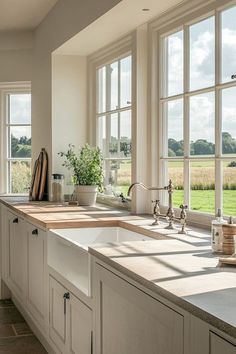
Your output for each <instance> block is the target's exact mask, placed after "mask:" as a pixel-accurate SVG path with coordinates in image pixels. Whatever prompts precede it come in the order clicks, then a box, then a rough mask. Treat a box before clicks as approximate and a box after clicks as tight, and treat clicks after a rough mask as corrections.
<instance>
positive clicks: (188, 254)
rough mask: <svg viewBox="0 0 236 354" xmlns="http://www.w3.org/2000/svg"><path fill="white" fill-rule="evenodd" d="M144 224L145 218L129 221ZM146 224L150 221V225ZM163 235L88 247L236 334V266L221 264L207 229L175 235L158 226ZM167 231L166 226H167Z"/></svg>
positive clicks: (207, 320)
mask: <svg viewBox="0 0 236 354" xmlns="http://www.w3.org/2000/svg"><path fill="white" fill-rule="evenodd" d="M128 223H130V224H135V225H136V226H137V225H138V224H140V226H141V227H145V228H146V229H147V228H148V229H151V228H153V227H151V226H148V224H147V222H146V226H144V225H143V224H144V221H142V222H139V221H130V222H128ZM149 225H150V224H149ZM155 232H156V233H160V234H162V235H164V234H165V239H162V240H160V239H159V240H158V239H157V240H155V241H149V242H135V244H134V243H132V242H131V243H126V244H123V245H115V246H114V247H108V246H106V247H103V248H101V247H99V248H96V246H94V247H90V248H89V252H90V253H91V254H92V255H94V256H95V257H96V258H98V259H100V260H101V261H103V262H105V263H106V264H108V265H109V266H111V267H113V268H115V269H116V270H118V271H119V272H121V273H122V274H124V275H125V276H128V277H129V278H131V279H132V280H134V281H136V282H138V283H140V284H141V285H142V286H144V287H145V288H147V289H149V290H151V291H153V292H155V293H156V294H158V295H161V296H163V297H164V298H166V299H167V300H170V301H171V302H172V303H175V304H176V305H177V306H179V307H182V308H183V309H185V310H187V311H189V312H190V313H192V314H193V315H195V316H197V317H199V318H201V319H202V320H204V321H206V322H208V323H209V324H211V325H213V326H214V327H216V328H218V329H220V330H221V331H223V332H225V333H227V334H229V335H231V336H232V337H234V338H236V316H235V308H236V268H233V267H230V266H226V267H220V266H219V264H218V256H217V255H213V254H212V253H211V249H210V237H209V232H206V231H205V232H198V231H189V234H188V235H178V234H176V232H174V231H171V233H170V234H169V235H167V230H165V229H163V228H162V227H161V226H156V227H155ZM168 232H170V231H168Z"/></svg>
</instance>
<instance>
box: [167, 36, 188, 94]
mask: <svg viewBox="0 0 236 354" xmlns="http://www.w3.org/2000/svg"><path fill="white" fill-rule="evenodd" d="M166 42H167V43H166V45H167V53H166V54H167V90H166V93H167V96H174V95H177V94H179V93H182V92H183V49H184V44H183V31H180V32H176V33H174V34H172V35H170V36H168V37H167V38H166ZM164 86H165V85H164ZM165 96H166V94H165Z"/></svg>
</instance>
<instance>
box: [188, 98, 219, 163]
mask: <svg viewBox="0 0 236 354" xmlns="http://www.w3.org/2000/svg"><path fill="white" fill-rule="evenodd" d="M214 153H215V97H214V93H212V92H209V93H205V94H201V95H197V96H192V97H190V155H198V156H200V155H213V154H214Z"/></svg>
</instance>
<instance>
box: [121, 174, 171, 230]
mask: <svg viewBox="0 0 236 354" xmlns="http://www.w3.org/2000/svg"><path fill="white" fill-rule="evenodd" d="M134 186H140V187H142V188H144V189H146V190H149V191H161V190H166V191H167V192H168V195H169V198H168V209H167V212H166V214H165V215H164V214H161V213H160V208H159V201H154V202H155V205H154V210H153V216H154V219H155V220H154V222H153V225H158V224H159V217H160V216H164V217H166V218H167V221H168V226H167V227H166V229H171V230H173V229H174V226H173V221H174V218H175V213H174V209H173V202H172V194H173V192H174V186H173V183H172V180H171V179H170V180H169V184H168V185H167V186H164V187H147V186H146V185H145V184H143V183H141V182H135V183H132V184H131V186H130V187H129V189H128V193H127V195H128V197H129V196H130V192H131V190H132V188H133V187H134Z"/></svg>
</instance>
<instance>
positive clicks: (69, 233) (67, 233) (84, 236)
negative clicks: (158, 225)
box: [50, 227, 153, 250]
mask: <svg viewBox="0 0 236 354" xmlns="http://www.w3.org/2000/svg"><path fill="white" fill-rule="evenodd" d="M50 231H51V232H52V233H54V234H55V235H57V236H59V237H61V238H63V239H64V240H67V241H69V242H71V243H74V244H75V245H78V246H80V247H82V248H84V249H86V250H87V249H88V246H92V245H96V246H97V245H98V244H106V243H123V242H133V241H150V240H153V238H150V237H147V236H144V235H142V234H139V233H137V232H133V231H130V230H126V229H123V228H121V227H94V228H77V229H59V230H58V229H52V230H50Z"/></svg>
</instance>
